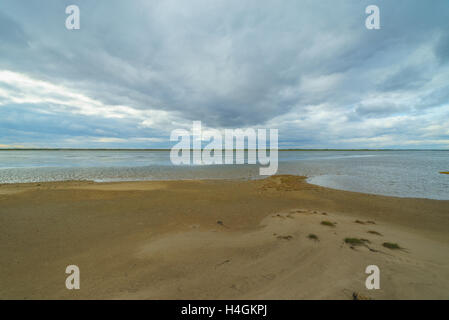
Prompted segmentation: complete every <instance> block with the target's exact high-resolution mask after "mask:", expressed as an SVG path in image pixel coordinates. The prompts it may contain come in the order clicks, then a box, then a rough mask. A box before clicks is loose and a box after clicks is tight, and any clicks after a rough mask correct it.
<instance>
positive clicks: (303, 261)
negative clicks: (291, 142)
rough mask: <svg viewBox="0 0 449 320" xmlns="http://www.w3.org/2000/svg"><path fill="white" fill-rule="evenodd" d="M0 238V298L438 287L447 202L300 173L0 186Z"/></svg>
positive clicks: (321, 295) (430, 293)
mask: <svg viewBox="0 0 449 320" xmlns="http://www.w3.org/2000/svg"><path fill="white" fill-rule="evenodd" d="M323 221H329V222H332V223H334V226H327V225H323V224H321V222H323ZM369 231H375V232H376V233H378V234H375V233H369ZM310 234H314V235H316V236H317V237H318V240H315V239H309V235H310ZM348 237H350V238H358V239H364V240H363V245H356V246H351V245H350V244H347V243H345V242H344V239H345V238H348ZM384 242H392V243H397V244H399V245H400V246H401V247H402V248H403V249H400V250H392V249H388V248H385V247H384V246H383V245H382V244H383V243H384ZM0 248H1V257H0V259H1V260H0V298H1V299H11V298H14V299H58V298H62V299H352V297H353V293H357V294H359V296H360V297H367V298H374V299H409V298H410V299H448V298H449V201H436V200H425V199H403V198H392V197H384V196H375V195H366V194H361V193H354V192H346V191H338V190H332V189H326V188H322V187H318V186H313V185H310V184H307V183H306V182H305V179H304V178H303V177H294V176H275V177H271V178H268V179H265V180H256V181H212V180H211V181H162V182H161V181H159V182H123V183H104V184H97V183H93V182H58V183H40V184H36V183H34V184H17V185H1V186H0ZM70 264H75V265H77V266H79V268H80V270H81V289H80V290H67V289H66V288H65V279H66V276H67V275H66V274H65V268H66V266H67V265H70ZM373 264H374V265H377V266H378V267H379V268H380V272H381V282H380V286H381V289H380V290H367V289H366V288H365V279H366V277H367V275H366V274H365V273H364V272H365V268H366V266H368V265H373Z"/></svg>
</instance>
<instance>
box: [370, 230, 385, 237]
mask: <svg viewBox="0 0 449 320" xmlns="http://www.w3.org/2000/svg"><path fill="white" fill-rule="evenodd" d="M368 233H371V234H375V235H376V236H381V235H382V234H380V233H379V232H377V231H373V230H370V231H368Z"/></svg>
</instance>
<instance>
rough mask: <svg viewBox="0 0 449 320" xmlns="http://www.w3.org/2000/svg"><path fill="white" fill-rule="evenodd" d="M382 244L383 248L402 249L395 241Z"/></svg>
mask: <svg viewBox="0 0 449 320" xmlns="http://www.w3.org/2000/svg"><path fill="white" fill-rule="evenodd" d="M382 245H383V246H384V247H385V248H388V249H392V250H397V249H402V248H401V247H400V246H399V245H398V244H397V243H392V242H384V243H383V244H382Z"/></svg>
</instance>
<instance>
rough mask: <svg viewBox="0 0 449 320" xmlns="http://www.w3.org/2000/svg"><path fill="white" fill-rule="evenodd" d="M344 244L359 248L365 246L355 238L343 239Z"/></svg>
mask: <svg viewBox="0 0 449 320" xmlns="http://www.w3.org/2000/svg"><path fill="white" fill-rule="evenodd" d="M345 243H347V244H350V245H353V246H361V245H363V244H365V242H364V241H363V240H362V239H357V238H345Z"/></svg>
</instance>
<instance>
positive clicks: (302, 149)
mask: <svg viewBox="0 0 449 320" xmlns="http://www.w3.org/2000/svg"><path fill="white" fill-rule="evenodd" d="M170 150H171V148H0V151H170ZM185 150H189V151H195V150H204V149H193V148H189V149H185ZM212 150H213V149H212ZM221 150H222V151H226V150H233V151H237V150H239V151H249V150H257V149H248V148H244V149H237V148H234V149H221ZM266 150H270V148H266ZM275 150H278V151H449V148H448V149H403V148H283V149H279V148H277V149H275Z"/></svg>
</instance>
